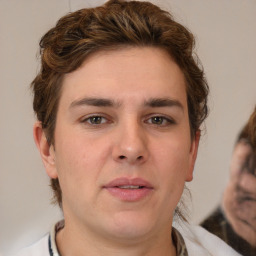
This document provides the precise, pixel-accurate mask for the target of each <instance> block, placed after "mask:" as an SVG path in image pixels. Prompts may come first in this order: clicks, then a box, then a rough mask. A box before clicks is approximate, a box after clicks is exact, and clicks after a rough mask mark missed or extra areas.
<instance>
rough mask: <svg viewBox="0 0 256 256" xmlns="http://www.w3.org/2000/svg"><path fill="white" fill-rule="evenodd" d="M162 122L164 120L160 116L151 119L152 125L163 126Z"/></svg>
mask: <svg viewBox="0 0 256 256" xmlns="http://www.w3.org/2000/svg"><path fill="white" fill-rule="evenodd" d="M163 121H164V118H163V117H162V116H154V117H152V118H151V123H152V124H157V125H160V124H163Z"/></svg>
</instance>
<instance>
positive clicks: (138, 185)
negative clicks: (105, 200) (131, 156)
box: [103, 178, 154, 202]
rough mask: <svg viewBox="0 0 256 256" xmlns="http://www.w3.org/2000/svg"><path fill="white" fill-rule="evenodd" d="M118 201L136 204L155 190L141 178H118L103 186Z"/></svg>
mask: <svg viewBox="0 0 256 256" xmlns="http://www.w3.org/2000/svg"><path fill="white" fill-rule="evenodd" d="M103 189H106V191H108V192H109V193H110V195H112V196H113V197H115V198H116V199H119V200H121V201H127V202H136V201H140V200H142V199H144V198H146V197H148V196H149V195H150V194H151V193H152V191H153V190H154V188H153V186H152V185H151V184H150V183H149V182H148V181H146V180H144V179H141V178H134V179H129V178H118V179H115V180H113V181H111V182H110V183H108V184H107V185H105V186H103Z"/></svg>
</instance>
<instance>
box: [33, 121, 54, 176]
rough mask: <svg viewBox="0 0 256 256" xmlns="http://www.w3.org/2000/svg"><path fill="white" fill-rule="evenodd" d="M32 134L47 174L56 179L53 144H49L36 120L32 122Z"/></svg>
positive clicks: (39, 123)
mask: <svg viewBox="0 0 256 256" xmlns="http://www.w3.org/2000/svg"><path fill="white" fill-rule="evenodd" d="M33 135H34V140H35V143H36V146H37V148H38V150H39V152H40V155H41V158H42V160H43V164H44V167H45V169H46V172H47V174H48V176H49V177H50V178H52V179H56V178H57V177H58V173H57V170H56V165H55V151H54V147H53V145H49V143H48V141H47V139H46V135H45V132H44V131H43V128H42V124H41V122H39V121H38V122H36V123H35V124H34V128H33Z"/></svg>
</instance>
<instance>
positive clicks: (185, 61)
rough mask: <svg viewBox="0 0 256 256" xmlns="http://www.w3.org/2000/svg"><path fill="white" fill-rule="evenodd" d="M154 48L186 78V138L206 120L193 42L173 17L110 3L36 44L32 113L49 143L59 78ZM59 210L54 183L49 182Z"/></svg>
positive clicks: (70, 18) (62, 23)
mask: <svg viewBox="0 0 256 256" xmlns="http://www.w3.org/2000/svg"><path fill="white" fill-rule="evenodd" d="M125 46H134V47H144V46H151V47H158V48H161V49H164V50H165V51H166V52H167V53H168V54H169V55H170V56H171V57H172V59H173V60H174V61H175V62H176V63H177V64H178V65H179V67H180V68H181V70H182V72H183V73H184V76H185V79H186V86H187V88H186V90H187V102H188V111H189V122H190V129H191V137H192V138H193V137H194V135H195V132H196V131H198V130H199V127H200V125H201V123H202V122H203V121H204V119H205V118H206V116H207V113H208V107H207V95H208V85H207V82H206V80H205V77H204V72H203V70H202V68H201V66H200V65H199V61H198V59H197V57H196V56H195V54H194V53H193V48H194V37H193V35H192V34H191V33H190V32H189V31H188V30H187V29H186V28H185V27H183V26H182V25H181V24H179V23H177V22H175V21H174V20H173V18H172V16H171V15H170V14H169V13H168V12H166V11H164V10H161V9H160V8H159V7H157V6H155V5H153V4H151V3H149V2H139V1H129V2H128V1H127V2H126V1H122V0H110V1H108V2H107V3H105V4H104V5H103V6H100V7H96V8H90V9H81V10H78V11H76V12H73V13H70V14H68V15H66V16H64V17H62V18H61V19H60V20H59V21H58V22H57V24H56V26H55V27H53V28H52V29H50V30H49V31H48V32H47V33H46V34H45V35H44V36H43V37H42V39H41V41H40V49H41V50H40V54H41V70H40V72H39V74H38V75H37V76H36V78H35V79H34V81H33V82H32V85H31V86H32V89H33V91H34V103H33V107H34V111H35V113H36V115H37V118H38V120H39V121H41V123H42V127H43V129H44V132H45V134H46V137H47V140H48V143H49V144H54V128H55V121H56V114H57V109H58V102H59V99H60V96H61V85H62V79H63V77H64V75H65V74H67V73H70V72H72V71H74V70H76V69H77V68H78V67H80V66H81V64H82V63H83V62H84V60H85V59H86V58H87V57H88V56H89V55H90V54H92V53H94V52H97V51H100V50H108V49H112V50H113V49H115V48H116V47H125ZM51 184H52V188H53V190H54V192H55V199H57V201H58V203H59V204H60V205H61V190H60V186H59V182H58V179H56V180H52V181H51Z"/></svg>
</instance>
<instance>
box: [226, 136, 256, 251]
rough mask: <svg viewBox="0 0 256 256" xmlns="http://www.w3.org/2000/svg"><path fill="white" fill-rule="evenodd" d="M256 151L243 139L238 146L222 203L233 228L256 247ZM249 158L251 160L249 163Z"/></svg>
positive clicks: (234, 153)
mask: <svg viewBox="0 0 256 256" xmlns="http://www.w3.org/2000/svg"><path fill="white" fill-rule="evenodd" d="M255 157H256V156H255V153H253V151H252V147H251V146H250V145H249V144H248V143H247V142H246V141H244V140H241V141H240V142H238V143H237V145H236V146H235V149H234V152H233V156H232V160H231V166H230V180H229V183H228V185H227V187H226V189H225V192H224V195H223V201H222V206H223V209H224V212H225V214H226V216H227V219H228V221H229V222H230V224H231V226H232V227H233V229H234V231H235V232H236V233H237V234H238V235H239V236H240V237H242V238H243V239H244V240H246V241H247V242H248V243H249V244H251V246H252V247H255V248H256V177H255V172H256V169H255V166H254V163H255ZM246 162H248V163H249V164H247V165H246Z"/></svg>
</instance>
